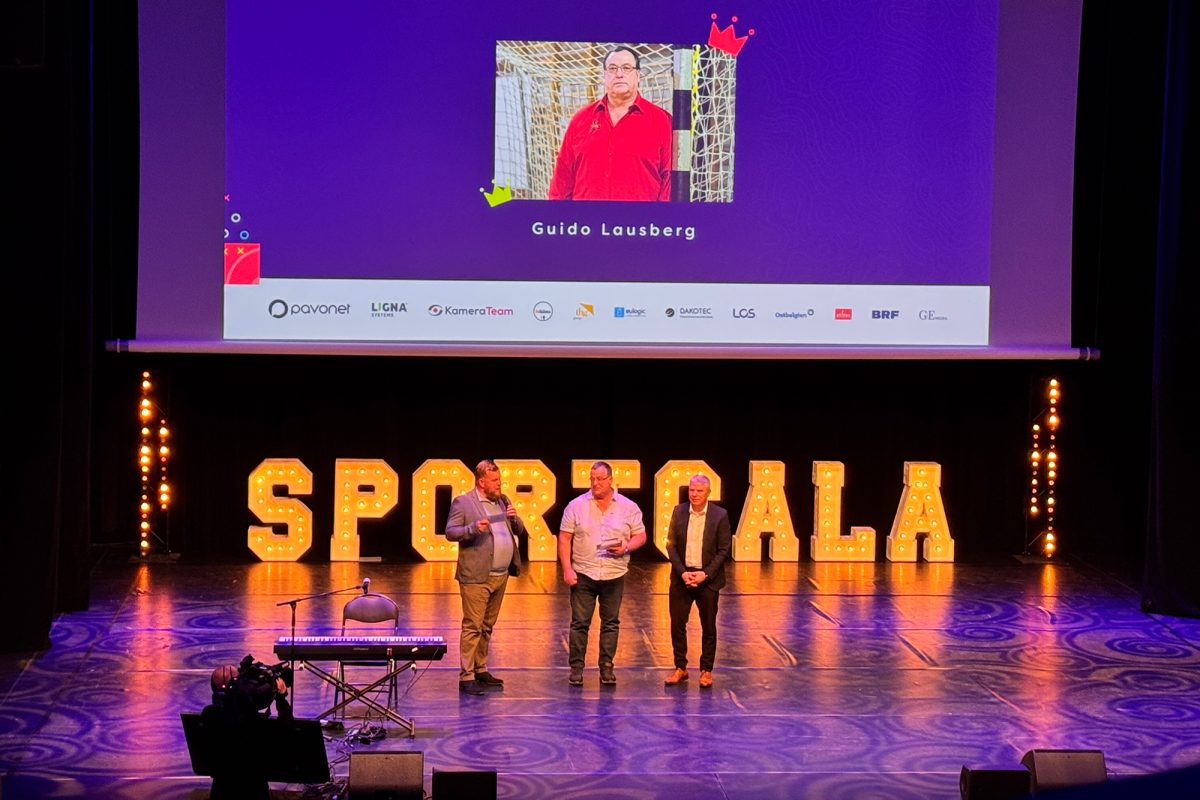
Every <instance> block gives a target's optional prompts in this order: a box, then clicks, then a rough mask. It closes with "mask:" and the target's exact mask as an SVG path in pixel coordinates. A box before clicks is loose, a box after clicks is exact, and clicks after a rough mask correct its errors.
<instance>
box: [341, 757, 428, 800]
mask: <svg viewBox="0 0 1200 800" xmlns="http://www.w3.org/2000/svg"><path fill="white" fill-rule="evenodd" d="M424 796H425V755H424V754H423V753H421V752H420V751H418V752H415V753H410V752H394V753H367V752H363V753H351V754H350V798H351V800H422V798H423V797H424Z"/></svg>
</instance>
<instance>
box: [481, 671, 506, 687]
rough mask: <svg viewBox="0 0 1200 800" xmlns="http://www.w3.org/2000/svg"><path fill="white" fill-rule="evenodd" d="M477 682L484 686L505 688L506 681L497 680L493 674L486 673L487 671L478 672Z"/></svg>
mask: <svg viewBox="0 0 1200 800" xmlns="http://www.w3.org/2000/svg"><path fill="white" fill-rule="evenodd" d="M475 680H476V681H477V682H479V683H482V684H483V685H484V686H500V687H503V686H504V681H502V680H501V679H500V678H497V677H496V676H495V675H493V674H492V673H490V672H486V671H484V672H476V673H475Z"/></svg>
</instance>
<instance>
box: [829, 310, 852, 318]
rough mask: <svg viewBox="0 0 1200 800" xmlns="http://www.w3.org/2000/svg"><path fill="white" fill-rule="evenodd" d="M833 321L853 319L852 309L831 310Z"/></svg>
mask: <svg viewBox="0 0 1200 800" xmlns="http://www.w3.org/2000/svg"><path fill="white" fill-rule="evenodd" d="M833 318H834V319H854V309H853V308H835V309H834V310H833Z"/></svg>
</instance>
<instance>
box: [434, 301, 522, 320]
mask: <svg viewBox="0 0 1200 800" xmlns="http://www.w3.org/2000/svg"><path fill="white" fill-rule="evenodd" d="M515 313H516V312H515V311H514V310H513V309H511V308H498V307H497V306H440V305H438V304H436V303H434V304H433V305H431V306H430V307H429V316H431V317H440V316H442V315H445V316H447V317H511V316H513V314H515Z"/></svg>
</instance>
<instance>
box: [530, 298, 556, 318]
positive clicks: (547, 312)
mask: <svg viewBox="0 0 1200 800" xmlns="http://www.w3.org/2000/svg"><path fill="white" fill-rule="evenodd" d="M553 316H554V306H552V305H550V304H549V303H547V302H546V301H545V300H540V301H538V302H537V303H535V304H534V306H533V317H534V319H536V320H537V321H538V322H545V321H546V320H548V319H550V318H551V317H553Z"/></svg>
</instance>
